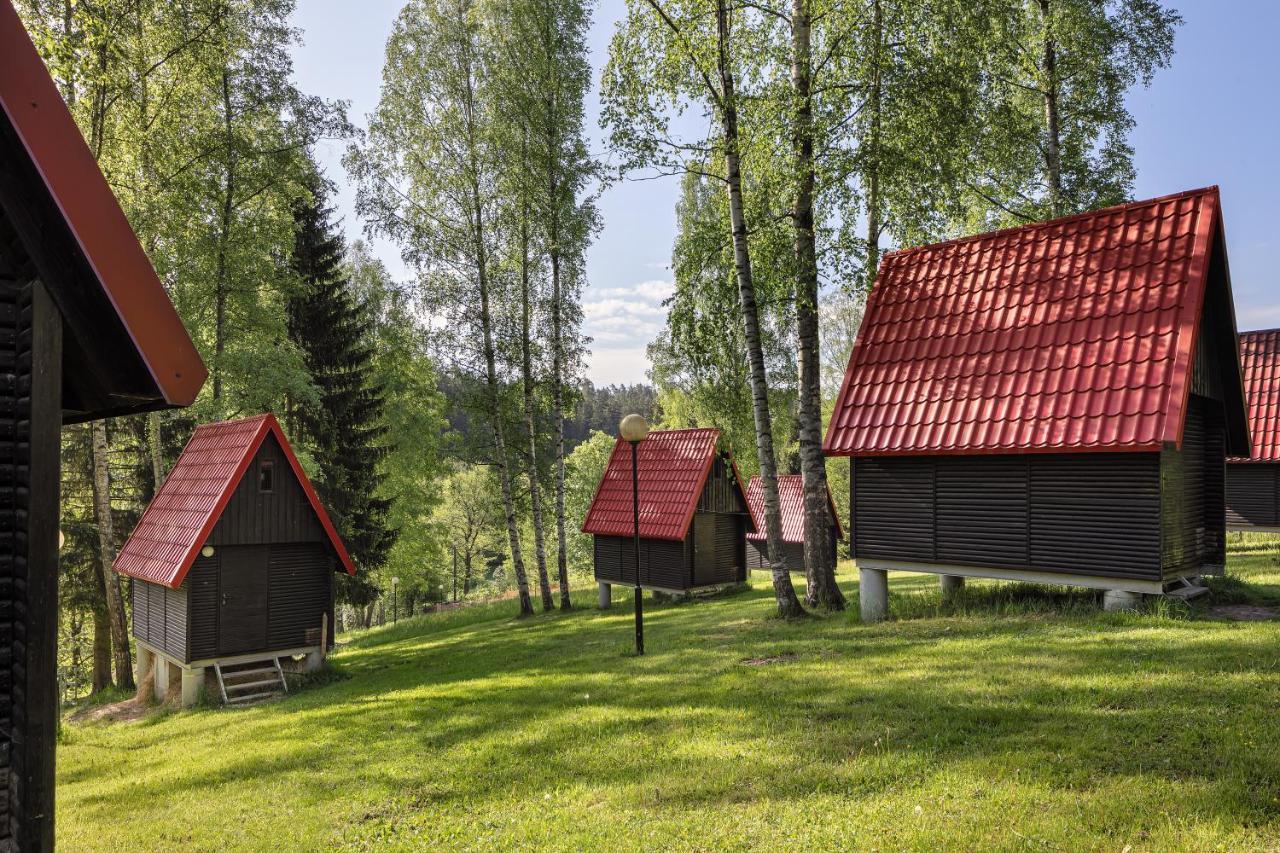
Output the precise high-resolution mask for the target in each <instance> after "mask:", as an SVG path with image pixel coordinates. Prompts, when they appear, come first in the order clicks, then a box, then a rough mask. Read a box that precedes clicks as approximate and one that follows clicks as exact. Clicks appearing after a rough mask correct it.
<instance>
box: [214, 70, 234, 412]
mask: <svg viewBox="0 0 1280 853" xmlns="http://www.w3.org/2000/svg"><path fill="white" fill-rule="evenodd" d="M222 110H223V117H224V133H225V140H224V141H225V144H226V152H225V153H226V157H227V163H226V174H225V175H224V177H223V186H222V192H223V197H222V212H221V214H220V228H219V231H218V250H217V251H218V253H217V259H216V261H215V270H214V285H215V287H216V290H215V291H214V319H213V399H215V400H219V399H221V398H222V354H223V353H224V352H225V351H226V347H227V336H226V330H227V244H228V242H229V241H230V238H231V213H232V211H233V210H234V209H235V201H234V196H235V187H236V171H235V135H234V132H233V125H232V121H233V116H232V112H231V73H230V72H229V71H227V70H226V69H223V72H222Z"/></svg>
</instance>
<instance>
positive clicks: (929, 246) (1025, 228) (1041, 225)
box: [880, 184, 1219, 262]
mask: <svg viewBox="0 0 1280 853" xmlns="http://www.w3.org/2000/svg"><path fill="white" fill-rule="evenodd" d="M1218 192H1219V189H1218V185H1217V184H1210V185H1209V186H1207V187H1200V188H1199V189H1195V190H1183V191H1182V192H1176V193H1169V194H1168V195H1162V196H1156V197H1155V198H1147V199H1141V200H1138V201H1126V202H1123V203H1121V204H1113V205H1111V206H1110V207H1099V208H1095V209H1093V210H1083V211H1081V212H1079V213H1071V214H1068V215H1066V216H1059V217H1057V218H1056V219H1044V220H1040V221H1037V222H1027V223H1025V224H1023V225H1010V226H1008V227H1007V228H997V229H996V230H995V231H982V232H979V233H977V234H968V235H965V236H963V237H952V238H951V239H950V240H939V241H938V242H936V243H922V244H920V245H918V246H906V247H903V248H901V249H893V250H892V251H889V252H885V253H883V254H882V255H881V256H880V260H881V261H882V262H883V261H886V260H888V259H889V258H898V257H902V256H904V255H910V254H914V253H916V252H923V251H925V250H933V249H941V248H944V247H947V246H957V245H960V244H962V243H972V242H976V241H978V240H988V239H991V238H994V237H1005V236H1008V235H1011V234H1017V233H1021V232H1026V233H1030V232H1032V231H1038V230H1041V229H1045V228H1050V227H1053V226H1058V225H1065V224H1066V223H1068V222H1076V221H1078V220H1081V219H1091V218H1093V217H1095V216H1106V215H1108V214H1112V213H1119V212H1120V211H1122V210H1133V209H1136V208H1140V207H1149V206H1151V205H1155V204H1161V203H1163V202H1168V201H1173V200H1175V199H1180V198H1190V197H1191V196H1198V195H1205V194H1207V193H1214V194H1217V193H1218Z"/></svg>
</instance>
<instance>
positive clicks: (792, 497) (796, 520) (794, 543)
mask: <svg viewBox="0 0 1280 853" xmlns="http://www.w3.org/2000/svg"><path fill="white" fill-rule="evenodd" d="M747 501H748V502H749V503H750V504H751V511H752V513H753V514H754V515H755V516H756V518H764V482H763V481H762V480H761V479H760V475H759V474H757V475H756V476H754V477H752V478H751V482H749V483H747ZM778 510H779V512H780V513H781V515H782V560H783V565H785V566H786V567H787V569H788V570H789V571H793V572H803V571H804V544H805V541H804V475H803V474H779V475H778ZM827 511H828V512H829V513H830V518H831V523H830V526H829V528H828V533H827V548H828V549H829V551H830V553H831V559H832V560H835V559H836V552H837V550H838V548H839V545H838V544H837V543H839V542H841V541H843V540H844V529H843V528H842V527H841V526H840V511H839V510H837V509H836V502H835V498H833V497H832V495H831V487H830V486H828V487H827ZM747 568H748V569H760V570H762V571H769V547H768V543H767V541H766V537H765V533H764V531H763V530H760V531H758V532H756V533H748V534H747Z"/></svg>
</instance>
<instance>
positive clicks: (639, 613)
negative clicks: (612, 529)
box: [630, 441, 644, 655]
mask: <svg viewBox="0 0 1280 853" xmlns="http://www.w3.org/2000/svg"><path fill="white" fill-rule="evenodd" d="M639 443H640V442H638V441H633V442H630V444H631V514H632V521H633V523H634V527H633V533H634V536H635V540H634V542H633V550H634V551H635V558H636V563H635V569H636V591H635V600H636V654H638V655H642V654H644V594H643V593H642V592H641V591H640V469H639V468H638V467H637V465H636V445H638V444H639Z"/></svg>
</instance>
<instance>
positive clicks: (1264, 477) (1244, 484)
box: [1227, 329, 1280, 533]
mask: <svg viewBox="0 0 1280 853" xmlns="http://www.w3.org/2000/svg"><path fill="white" fill-rule="evenodd" d="M1240 367H1241V369H1242V370H1243V371H1244V395H1245V400H1246V402H1247V403H1248V406H1249V437H1250V438H1251V439H1252V440H1253V454H1252V455H1251V456H1248V457H1244V456H1233V457H1231V458H1230V459H1228V460H1227V527H1228V528H1230V529H1232V530H1259V531H1267V532H1272V533H1280V329H1266V330H1263V331H1257V332H1241V333H1240Z"/></svg>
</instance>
